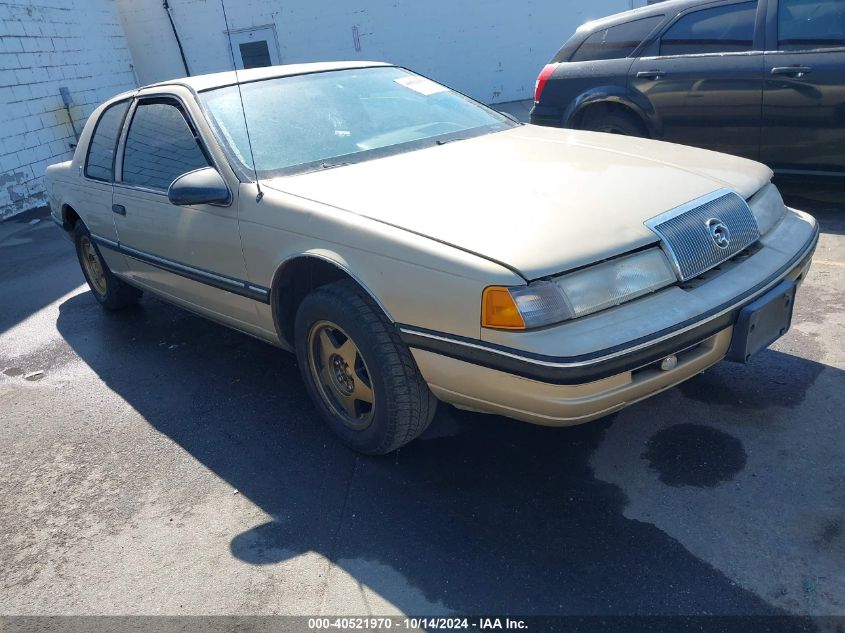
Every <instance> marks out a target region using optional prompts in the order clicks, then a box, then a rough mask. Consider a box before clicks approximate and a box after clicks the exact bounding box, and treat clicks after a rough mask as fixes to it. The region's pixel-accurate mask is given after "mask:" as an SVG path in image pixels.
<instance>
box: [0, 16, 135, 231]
mask: <svg viewBox="0 0 845 633" xmlns="http://www.w3.org/2000/svg"><path fill="white" fill-rule="evenodd" d="M135 85H136V83H135V77H134V75H133V72H132V66H131V59H130V54H129V49H128V47H127V44H126V38H125V36H124V34H123V29H122V27H121V24H120V19H119V17H118V14H117V7H116V5H115V3H114V2H113V1H112V0H12V1H4V0H0V218H3V217H6V216H9V215H13V214H15V213H18V212H20V211H25V210H27V209H31V208H33V207H37V206H40V205H43V204H46V196H45V192H44V184H43V176H44V170H45V168H46V167H47V165H49V164H51V163H54V162H58V161H62V160H67V159H69V158H70V157H71V156H72V154H73V150H72V149H71V148H70V145H69V144H70V143H72V142H74V141H75V140H76V139H75V137H74V133H73V129H72V127H71V125H70V120H69V118H68V113H67V110H66V109H65V107H64V103H63V101H62V98H61V96H60V93H59V88H60V87H63V86H64V87H67V88H68V90H69V91H70V98H71V104H72V105H71V108H70V115H71V116H72V117H73V121H74V123H75V125H76V128H77V129H78V130H81V129H82V126H83V125H84V124H85V120H86V118H87V117H88V115H89V114H90V113H91V111H92V110H93V109H94V108H95V107H96V106H97V105H98V104H99V103H101V102H102V101H103V100H104V99H106V98H108V97H110V96H112V95H114V94H116V93H118V92H122V91H124V90H128V89H130V88H133V87H134V86H135Z"/></svg>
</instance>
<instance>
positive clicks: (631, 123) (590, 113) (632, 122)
mask: <svg viewBox="0 0 845 633" xmlns="http://www.w3.org/2000/svg"><path fill="white" fill-rule="evenodd" d="M579 128H580V129H582V130H592V131H593V132H605V133H607V134H622V135H624V136H639V137H643V138H644V137H647V136H648V132H647V130H646V128H645V126H644V125H643V123H642V121H640V120H639V119H638V118H637V116H636V115H634V114H632V113H630V112H626V111H625V110H622V109H609V108H606V107H602V106H593V107H590V108H589V109H588V110H587V111H586V112H585V113H584V115H583V117H581V124H580V125H579Z"/></svg>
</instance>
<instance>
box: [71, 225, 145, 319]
mask: <svg viewBox="0 0 845 633" xmlns="http://www.w3.org/2000/svg"><path fill="white" fill-rule="evenodd" d="M73 241H74V243H75V244H76V256H77V257H78V258H79V265H80V266H81V267H82V273H83V274H84V275H85V280H86V281H87V282H88V287H89V288H90V289H91V294H93V295H94V298H95V299H96V300H97V301H98V302H99V303H100V305H101V306H103V307H104V308H106V309H107V310H119V309H121V308H125V307H126V306H128V305H132V304H134V303H136V302H137V301H138V298H139V297H140V296H141V291H140V290H138V289H136V288H133V287H132V286H130V285H129V284H127V283H125V282H123V281H121V280H120V279H118V278H117V277H115V275H114V273H112V271H111V270H109V267H108V265H107V264H106V262H105V260H104V259H103V256H102V255H101V254H100V250H99V249H98V248H97V245H96V244H95V243H94V240H93V239H92V238H91V234H90V233H89V232H88V229H86V228H85V225H83V224H82V222H77V224H76V228H74V231H73Z"/></svg>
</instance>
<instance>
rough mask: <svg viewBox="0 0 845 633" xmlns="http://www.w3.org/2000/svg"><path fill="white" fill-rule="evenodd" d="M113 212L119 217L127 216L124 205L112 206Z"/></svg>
mask: <svg viewBox="0 0 845 633" xmlns="http://www.w3.org/2000/svg"><path fill="white" fill-rule="evenodd" d="M111 210H112V211H113V212H115V213H117V214H118V215H126V207H124V206H123V205H122V204H113V205H111Z"/></svg>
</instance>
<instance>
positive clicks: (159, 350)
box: [0, 189, 845, 615]
mask: <svg viewBox="0 0 845 633" xmlns="http://www.w3.org/2000/svg"><path fill="white" fill-rule="evenodd" d="M799 191H800V189H799ZM796 199H798V200H799V201H800V203H801V204H800V205H799V204H798V203H797V202H794V204H796V206H802V207H811V206H812V207H813V208H814V209H815V210H816V212H817V214H818V217H819V219H820V220H821V224H822V230H823V234H822V237H821V242H820V245H819V249H818V252H817V255H816V263H815V264H814V266H813V269H812V271H811V274H810V276H809V278H808V280H807V282H806V283H805V284H804V286H803V287H802V289H801V291H800V292H799V295H798V301H797V306H796V319H795V322H794V324H793V327H792V329H791V331H790V332H789V334H788V335H787V336H786V337H785V338H784V339H782V340H781V341H780V342H778V343H777V344H776V345H775V346H774V349H772V350H770V351H766V352H763V353H761V354H760V355H759V356H757V357H755V358H754V359H753V360H752V362H751V363H750V365H748V366H737V365H731V364H728V363H722V364H720V365H718V366H716V367H715V368H713V369H711V370H709V371H708V372H706V373H705V374H703V375H700V376H698V377H696V378H694V379H692V380H690V381H689V382H687V383H686V384H684V385H683V386H681V387H679V388H675V389H671V390H669V391H667V392H665V393H663V394H661V395H659V396H657V397H655V398H653V399H650V400H648V401H645V402H643V403H640V404H638V405H635V406H633V407H631V408H629V409H626V410H625V411H623V412H621V413H619V414H617V415H615V416H612V417H610V418H607V419H604V420H601V421H598V422H595V423H592V424H588V425H585V426H581V427H576V428H571V429H557V430H556V429H544V428H538V427H532V426H529V425H525V424H520V423H517V422H510V421H508V420H505V419H503V418H497V417H486V416H483V415H477V414H470V413H462V412H459V411H457V410H455V409H452V408H450V407H446V406H441V408H440V411H439V413H438V416H437V419H436V420H435V423H434V424H433V425H432V427H431V428H430V430H429V431H428V432H427V433H426V434H425V435H424V436H423V438H422V439H420V440H418V441H417V442H415V443H413V444H412V445H410V446H408V447H406V448H404V449H402V451H401V452H399V453H397V454H395V455H391V456H388V457H385V458H380V459H373V458H365V457H360V456H356V455H355V454H353V453H351V452H349V451H348V450H346V449H344V448H342V447H341V446H340V445H338V444H337V443H336V442H335V440H334V439H333V437H332V435H331V434H330V433H329V432H328V431H327V430H325V429H324V428H323V426H322V425H321V423H320V422H319V420H318V419H317V417H316V415H315V412H314V409H313V408H312V406H311V404H310V402H309V401H308V399H307V397H306V395H305V392H304V389H303V388H302V385H301V383H300V379H299V375H298V370H297V367H296V364H295V362H294V359H293V358H292V357H291V356H288V355H286V354H285V353H283V352H280V351H278V350H276V349H274V348H272V347H270V346H268V345H264V344H262V343H260V342H257V341H255V340H253V339H250V338H248V337H246V336H242V335H240V334H238V333H235V332H231V331H228V330H226V329H224V328H223V327H220V326H217V325H214V324H212V323H209V322H207V321H204V320H202V319H200V318H197V317H195V316H192V315H190V314H188V313H186V312H183V311H181V310H179V309H176V308H173V307H170V306H168V305H166V304H164V303H162V302H160V301H157V300H155V299H152V298H149V297H145V298H144V300H143V301H142V303H141V305H140V306H139V307H137V308H134V309H130V310H128V311H125V312H123V313H119V314H107V313H104V312H103V311H102V310H101V309H100V308H99V307H98V306H97V305H96V303H95V301H94V299H93V298H92V297H91V295H90V294H89V293H88V291H87V288H86V287H84V286H82V281H83V280H82V275H81V273H80V271H79V267H78V264H77V262H76V259H75V256H74V253H73V249H72V246H71V244H70V242H68V241H66V240H64V239H63V238H62V237H61V235H60V234H59V231H58V229H57V228H56V227H55V226H53V224H52V223H51V222H50V221H49V219H48V218H47V216H46V215H45V214H40V215H38V214H34V215H32V214H31V215H28V216H26V217H24V218H21V219H19V220H18V221H16V222H6V223H4V224H0V262H2V266H0V372H2V373H0V418H1V419H2V424H1V425H0V613H3V614H18V613H27V614H73V613H103V614H129V613H151V614H155V613H167V614H192V613H204V614H212V613H243V614H246V613H265V614H270V613H296V614H320V613H323V614H339V613H345V614H349V613H356V614H366V613H374V614H394V613H409V614H429V615H432V614H443V613H473V614H484V613H496V614H501V613H505V612H507V613H514V614H522V615H528V614H544V615H549V614H572V613H575V614H629V613H657V614H675V613H684V614H710V613H713V614H771V613H784V612H786V613H797V614H810V615H824V614H843V613H845V574H843V572H842V570H843V569H845V510H843V509H845V473H843V463H845V414H843V412H845V308H843V292H845V204H842V202H841V201H842V200H843V197H841V194H840V197H838V198H837V197H836V196H835V195H829V192H821V194H820V195H819V196H817V197H816V199H815V201H810V200H806V199H804V196H802V197H797V198H796ZM32 219H40V222H38V223H36V224H29V222H30V221H31V220H32ZM39 372H41V373H39Z"/></svg>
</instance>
